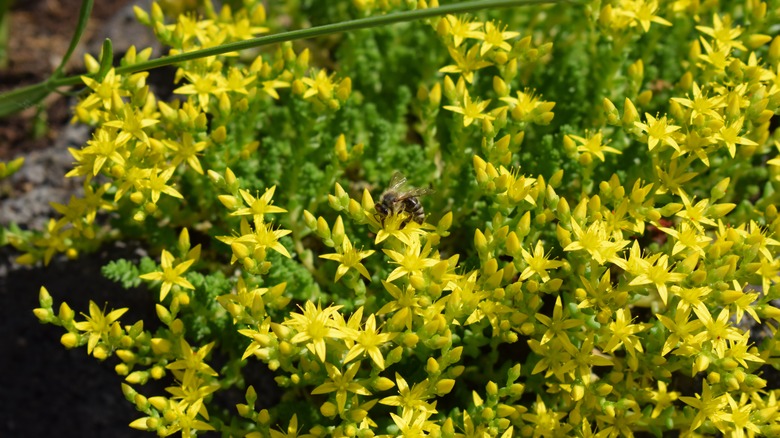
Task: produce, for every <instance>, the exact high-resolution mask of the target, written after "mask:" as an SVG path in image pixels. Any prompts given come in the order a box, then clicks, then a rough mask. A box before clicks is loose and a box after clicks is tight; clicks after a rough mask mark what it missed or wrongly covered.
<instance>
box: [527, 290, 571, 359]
mask: <svg viewBox="0 0 780 438" xmlns="http://www.w3.org/2000/svg"><path fill="white" fill-rule="evenodd" d="M568 316H569V312H566V313H564V312H563V305H562V304H561V297H560V296H558V297H557V298H556V299H555V307H554V308H553V317H552V318H550V317H549V316H547V315H543V314H541V313H537V314H536V315H535V318H536V319H537V320H538V321H539V322H540V323H542V325H544V326H545V327H547V331H545V332H544V335H542V340H541V342H540V343H541V345H544V344H546V343H547V342H550V340H552V339H553V338H555V339H557V340H558V341H560V342H561V345H562V346H564V347H572V348H573V347H574V345H573V344H572V343H571V340H570V339H569V334H568V333H567V332H566V331H567V330H568V329H570V328H574V327H577V326H579V325H582V321H580V320H578V319H568Z"/></svg>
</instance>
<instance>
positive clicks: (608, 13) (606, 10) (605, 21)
mask: <svg viewBox="0 0 780 438" xmlns="http://www.w3.org/2000/svg"><path fill="white" fill-rule="evenodd" d="M613 19H614V14H613V12H612V5H610V4H607V5H606V6H604V7H603V8H601V12H600V13H599V24H600V25H601V26H603V27H606V28H608V27H610V25H611V24H612V20H613Z"/></svg>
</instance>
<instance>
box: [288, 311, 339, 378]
mask: <svg viewBox="0 0 780 438" xmlns="http://www.w3.org/2000/svg"><path fill="white" fill-rule="evenodd" d="M298 307H299V308H300V306H298ZM341 307H342V306H329V307H328V308H326V309H325V310H323V309H322V307H320V305H319V304H317V306H316V307H315V306H314V303H312V302H311V301H307V302H306V304H304V307H303V308H301V310H302V311H303V313H296V312H292V313H290V319H288V320H287V321H285V325H287V326H289V327H291V328H294V329H295V330H297V331H298V333H296V334H295V336H293V338H292V339H291V340H290V342H292V343H293V344H301V343H304V342H305V343H306V348H307V349H308V350H309V351H311V352H312V353H313V354H314V355H316V356H317V357H318V358H319V359H320V361H322V362H323V363H325V353H326V345H325V339H341V338H344V337H345V336H346V335H345V334H344V333H343V332H342V331H341V330H339V328H338V327H337V326H336V325H337V324H336V321H335V319H334V318H333V315H334V314H335V313H336V312H338V311H339V309H341Z"/></svg>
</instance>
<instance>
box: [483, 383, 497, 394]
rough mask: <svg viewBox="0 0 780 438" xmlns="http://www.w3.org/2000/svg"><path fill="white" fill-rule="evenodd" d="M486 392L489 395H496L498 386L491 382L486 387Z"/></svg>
mask: <svg viewBox="0 0 780 438" xmlns="http://www.w3.org/2000/svg"><path fill="white" fill-rule="evenodd" d="M485 390H486V391H487V394H488V395H496V394H498V385H496V384H495V382H493V381H489V382H488V383H487V385H486V386H485Z"/></svg>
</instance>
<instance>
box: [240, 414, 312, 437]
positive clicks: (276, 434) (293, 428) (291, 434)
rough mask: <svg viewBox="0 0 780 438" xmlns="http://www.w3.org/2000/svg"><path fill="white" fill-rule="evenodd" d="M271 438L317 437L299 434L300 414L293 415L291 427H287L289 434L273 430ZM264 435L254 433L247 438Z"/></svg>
mask: <svg viewBox="0 0 780 438" xmlns="http://www.w3.org/2000/svg"><path fill="white" fill-rule="evenodd" d="M270 432H271V438H315V436H316V435H312V434H308V433H307V434H303V435H299V434H298V414H293V416H292V418H291V419H290V425H289V426H287V432H285V431H284V430H282V431H281V432H279V431H276V430H273V429H271V431H270ZM262 436H263V435H262V434H260V432H252V433H250V434H249V435H247V438H261V437H262Z"/></svg>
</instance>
